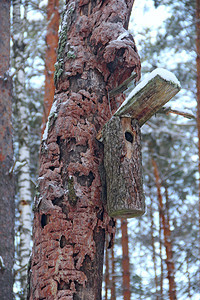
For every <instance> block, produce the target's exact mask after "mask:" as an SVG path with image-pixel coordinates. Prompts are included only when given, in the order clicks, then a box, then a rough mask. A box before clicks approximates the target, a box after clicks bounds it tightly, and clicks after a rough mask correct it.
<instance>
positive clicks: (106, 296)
mask: <svg viewBox="0 0 200 300" xmlns="http://www.w3.org/2000/svg"><path fill="white" fill-rule="evenodd" d="M108 243H109V242H108V236H107V235H106V243H105V247H106V249H105V252H106V255H105V300H108V289H109V281H110V278H109V258H108Z"/></svg>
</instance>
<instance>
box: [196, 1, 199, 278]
mask: <svg viewBox="0 0 200 300" xmlns="http://www.w3.org/2000/svg"><path fill="white" fill-rule="evenodd" d="M196 69H197V77H196V78H197V79H196V87H197V130H198V149H199V257H200V0H196ZM199 270H200V258H199ZM199 282H200V271H199Z"/></svg>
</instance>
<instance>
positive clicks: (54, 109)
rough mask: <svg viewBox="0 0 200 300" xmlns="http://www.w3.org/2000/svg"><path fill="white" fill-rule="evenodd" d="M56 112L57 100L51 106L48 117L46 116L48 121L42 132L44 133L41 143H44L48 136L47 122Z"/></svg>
mask: <svg viewBox="0 0 200 300" xmlns="http://www.w3.org/2000/svg"><path fill="white" fill-rule="evenodd" d="M56 110H57V100H56V101H55V102H54V103H53V104H52V107H51V110H50V113H49V116H48V121H47V124H46V127H45V130H44V133H43V137H42V140H43V141H45V140H46V139H47V136H48V130H49V121H50V119H51V118H52V117H53V116H55V114H56Z"/></svg>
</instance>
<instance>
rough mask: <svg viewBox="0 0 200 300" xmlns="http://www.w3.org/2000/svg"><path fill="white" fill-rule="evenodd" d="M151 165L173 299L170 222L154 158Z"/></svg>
mask: <svg viewBox="0 0 200 300" xmlns="http://www.w3.org/2000/svg"><path fill="white" fill-rule="evenodd" d="M152 165H153V168H154V176H155V181H156V187H157V193H158V201H159V208H160V213H161V220H162V225H163V232H164V245H165V249H166V256H167V259H166V264H167V271H168V276H167V278H168V280H169V299H170V300H175V299H177V298H176V284H175V275H174V273H175V267H174V261H173V252H172V242H171V230H170V223H169V220H168V219H167V218H166V216H165V213H164V206H163V199H162V195H161V184H160V176H159V172H158V166H157V163H156V161H155V160H154V159H152Z"/></svg>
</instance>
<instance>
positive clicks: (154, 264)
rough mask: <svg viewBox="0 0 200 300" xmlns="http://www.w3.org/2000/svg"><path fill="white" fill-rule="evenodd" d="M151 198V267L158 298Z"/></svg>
mask: <svg viewBox="0 0 200 300" xmlns="http://www.w3.org/2000/svg"><path fill="white" fill-rule="evenodd" d="M152 202H153V201H152V199H151V205H150V218H151V245H152V251H153V255H152V258H153V267H154V278H155V287H156V300H158V299H159V296H158V295H159V293H158V277H157V264H156V250H155V239H154V220H153V210H152Z"/></svg>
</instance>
